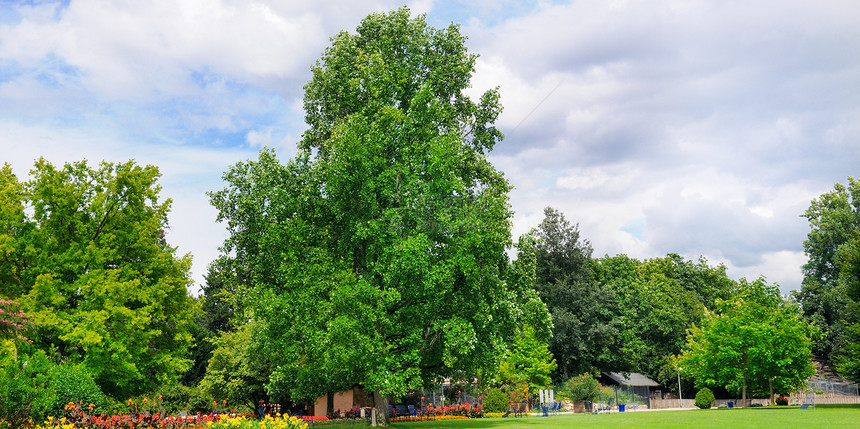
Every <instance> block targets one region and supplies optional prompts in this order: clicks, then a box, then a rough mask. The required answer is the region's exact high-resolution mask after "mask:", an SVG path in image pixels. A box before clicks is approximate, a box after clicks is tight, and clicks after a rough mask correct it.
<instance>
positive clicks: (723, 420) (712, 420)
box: [391, 405, 860, 429]
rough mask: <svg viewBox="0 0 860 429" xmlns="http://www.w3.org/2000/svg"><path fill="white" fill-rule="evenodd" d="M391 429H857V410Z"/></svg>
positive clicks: (645, 415)
mask: <svg viewBox="0 0 860 429" xmlns="http://www.w3.org/2000/svg"><path fill="white" fill-rule="evenodd" d="M391 427H392V428H394V429H422V428H493V429H495V428H535V429H538V428H540V429H553V428H617V429H630V428H715V429H730V428H860V406H857V405H819V406H816V407H815V408H814V409H811V410H804V411H801V410H799V409H798V407H762V408H747V409H725V408H724V409H713V410H682V411H638V412H626V413H612V414H600V415H592V414H562V415H556V416H549V417H534V416H532V417H526V418H516V419H514V418H491V419H490V418H487V419H472V420H448V421H440V422H402V423H394V424H392V425H391Z"/></svg>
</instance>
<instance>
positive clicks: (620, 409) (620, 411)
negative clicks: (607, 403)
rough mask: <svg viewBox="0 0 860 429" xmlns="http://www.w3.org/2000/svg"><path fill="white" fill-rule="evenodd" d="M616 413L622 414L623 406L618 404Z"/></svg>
mask: <svg viewBox="0 0 860 429" xmlns="http://www.w3.org/2000/svg"><path fill="white" fill-rule="evenodd" d="M618 412H619V413H623V412H624V404H618Z"/></svg>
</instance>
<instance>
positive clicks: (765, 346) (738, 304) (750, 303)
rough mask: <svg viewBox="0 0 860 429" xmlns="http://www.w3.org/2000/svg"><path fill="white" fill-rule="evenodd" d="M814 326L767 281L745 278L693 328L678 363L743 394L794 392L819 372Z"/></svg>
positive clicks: (708, 382)
mask: <svg viewBox="0 0 860 429" xmlns="http://www.w3.org/2000/svg"><path fill="white" fill-rule="evenodd" d="M815 335H816V330H815V329H814V327H813V326H812V325H810V324H809V323H808V322H807V321H806V320H804V319H803V318H802V316H801V313H800V310H799V308H798V307H797V305H796V304H794V303H792V302H789V301H786V300H784V299H783V298H782V297H781V296H780V295H779V289H778V288H777V287H776V286H774V285H768V284H767V283H766V282H765V281H764V280H763V279H758V280H756V281H754V282H748V281H746V280H745V279H741V280H740V282H739V284H738V292H737V294H736V295H735V296H733V297H732V298H731V299H729V300H725V301H719V302H718V305H717V308H716V311H713V312H709V313H708V315H707V316H706V317H705V318H704V319H703V320H702V322H701V324H699V325H694V326H693V327H692V328H691V329H690V334H689V336H688V338H687V344H686V346H685V350H684V353H683V355H682V356H681V358H680V360H679V362H678V364H679V365H680V366H681V367H682V368H683V370H684V372H685V373H687V374H690V375H691V376H692V377H693V378H694V379H695V380H696V384H697V385H698V386H720V387H725V388H727V389H728V390H729V391H732V392H737V393H740V394H741V398H742V401H743V403H746V398H747V395H748V392H750V391H752V392H753V393H758V394H761V393H767V394H769V395H770V398H771V401H772V400H773V394H774V392H779V393H783V394H788V393H791V392H792V391H794V390H797V389H798V388H800V387H802V386H803V385H804V384H805V382H806V379H808V378H809V377H811V376H812V375H814V374H815V368H814V367H813V365H812V354H811V349H812V338H813V337H814V336H815Z"/></svg>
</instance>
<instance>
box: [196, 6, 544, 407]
mask: <svg viewBox="0 0 860 429" xmlns="http://www.w3.org/2000/svg"><path fill="white" fill-rule="evenodd" d="M464 40H465V38H464V37H463V36H462V35H461V34H460V33H459V29H458V27H457V26H454V25H452V26H450V27H448V28H445V29H442V30H437V29H434V28H431V27H429V26H428V25H427V23H426V22H425V20H424V18H423V17H417V18H413V17H411V16H410V12H409V10H408V9H406V8H403V9H399V10H396V11H393V12H390V13H380V14H373V15H370V16H368V17H367V18H365V19H364V20H362V22H361V24H360V25H359V26H358V29H357V34H350V33H346V32H342V33H340V34H338V35H337V36H335V37H334V38H333V39H332V44H331V46H330V47H329V48H327V49H326V51H325V53H324V54H323V56H322V58H321V59H320V60H319V61H318V62H317V64H316V66H314V67H313V78H312V80H311V81H310V82H309V83H308V84H307V85H306V86H305V112H306V121H307V122H308V124H309V125H310V128H309V129H308V131H307V132H306V133H305V134H304V136H303V138H302V141H301V142H300V144H299V149H300V150H299V154H298V155H297V156H296V157H295V158H294V159H292V160H291V161H290V162H288V163H287V164H286V165H282V164H280V163H279V162H278V161H277V159H276V158H275V156H274V154H273V153H271V152H270V151H263V152H262V153H261V154H260V157H259V159H258V160H255V161H248V162H243V163H239V164H237V165H236V166H234V167H232V168H231V169H230V170H229V171H228V172H227V173H226V174H225V176H224V178H225V180H226V182H227V187H226V188H225V189H224V190H222V191H218V192H214V193H212V195H211V198H212V203H213V205H214V206H215V207H216V208H217V209H218V210H219V213H220V214H219V219H220V220H222V221H224V222H226V223H227V226H228V230H229V232H230V237H229V238H228V239H227V240H226V241H225V244H224V251H225V254H226V255H228V256H229V258H230V261H229V264H228V266H229V269H228V270H227V272H229V273H230V275H231V276H233V277H234V278H235V279H243V280H242V281H238V282H236V283H235V284H244V285H245V287H246V290H241V291H238V292H237V294H238V296H240V297H244V299H245V300H246V302H247V303H248V305H247V306H245V308H248V309H249V310H248V311H249V312H251V313H252V316H253V318H255V320H261V321H264V322H265V324H264V327H263V329H262V331H261V333H260V334H261V335H262V336H264V337H265V338H266V342H265V344H266V350H267V352H268V353H269V354H270V355H271V356H272V359H273V361H274V362H273V370H274V372H273V374H272V377H271V379H270V382H269V384H268V388H269V391H270V393H280V392H286V393H288V394H289V395H290V396H291V397H292V398H294V399H313V398H315V397H317V396H318V395H321V394H324V393H326V392H327V391H334V390H337V389H342V388H345V387H350V386H352V385H354V384H362V385H363V386H365V388H367V389H368V390H370V391H372V392H375V393H374V398H375V400H376V406H377V407H379V408H380V409H381V410H386V404H385V400H384V397H385V396H386V395H389V394H403V393H405V392H406V391H407V390H410V389H416V388H418V387H420V386H422V385H423V384H424V383H425V382H432V381H434V380H437V379H438V378H441V377H453V378H462V377H466V378H468V377H472V376H474V375H475V374H477V373H479V372H481V371H486V372H488V373H489V372H491V371H494V370H495V368H496V366H497V365H498V362H499V360H500V357H501V356H503V355H504V354H505V353H506V351H507V348H508V344H509V343H510V342H511V341H512V340H513V339H514V338H515V334H516V332H517V329H518V327H519V326H521V325H522V324H524V323H529V321H538V322H535V323H533V324H534V325H536V326H535V328H536V330H538V331H540V332H547V333H548V329H549V326H550V324H549V317H548V313H547V312H546V307H545V306H544V305H543V304H542V303H541V302H540V300H539V298H538V297H537V294H536V293H535V292H534V291H533V290H532V289H531V284H530V283H528V280H529V279H531V281H533V279H534V265H533V264H532V265H531V266H530V267H531V273H530V275H529V272H528V266H525V268H523V267H518V266H512V265H509V262H508V260H507V257H506V248H507V247H508V246H509V245H510V244H511V237H510V227H511V224H510V216H511V210H510V206H509V204H508V197H507V192H508V190H509V189H510V185H509V184H508V183H507V181H506V180H505V179H504V177H503V176H502V174H501V173H500V172H498V171H497V170H496V169H495V168H493V166H492V165H491V164H490V163H489V162H488V161H487V155H486V153H487V152H488V151H490V150H491V149H492V147H493V145H494V144H495V143H496V141H497V140H498V139H499V138H500V137H501V134H500V133H499V132H498V131H497V130H496V129H495V128H494V127H493V122H494V120H495V119H496V117H497V116H498V114H499V112H500V111H501V106H500V105H499V103H498V93H497V92H496V91H488V92H486V93H485V94H484V95H483V96H482V97H481V98H480V101H477V102H475V101H472V100H471V99H470V98H469V97H467V96H466V95H465V94H464V92H463V91H464V90H465V89H466V88H468V86H469V79H470V77H471V74H472V72H473V70H474V63H475V56H474V55H472V54H469V53H467V51H466V47H465V43H464ZM532 255H533V250H532ZM532 258H533V256H532ZM231 281H232V280H231ZM381 414H382V415H386V414H387V413H385V412H382V413H381Z"/></svg>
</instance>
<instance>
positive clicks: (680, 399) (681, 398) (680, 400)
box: [678, 367, 684, 408]
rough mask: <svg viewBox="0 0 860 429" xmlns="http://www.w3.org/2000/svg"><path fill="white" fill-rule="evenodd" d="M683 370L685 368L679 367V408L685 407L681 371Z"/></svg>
mask: <svg viewBox="0 0 860 429" xmlns="http://www.w3.org/2000/svg"><path fill="white" fill-rule="evenodd" d="M683 370H684V368H681V367H678V408H684V405H683V400H684V398H683V397H681V371H683Z"/></svg>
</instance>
